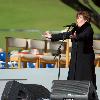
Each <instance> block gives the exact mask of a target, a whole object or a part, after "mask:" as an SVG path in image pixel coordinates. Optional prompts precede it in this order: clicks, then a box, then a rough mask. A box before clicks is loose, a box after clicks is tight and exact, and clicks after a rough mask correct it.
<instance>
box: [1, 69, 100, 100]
mask: <svg viewBox="0 0 100 100" xmlns="http://www.w3.org/2000/svg"><path fill="white" fill-rule="evenodd" d="M58 71H59V69H58V68H39V69H35V68H24V69H1V70H0V97H1V95H2V92H3V90H4V87H5V84H6V82H7V81H9V80H17V81H19V82H21V83H24V84H40V85H43V86H45V87H46V88H47V89H49V90H50V91H51V86H52V81H53V80H57V79H58ZM67 74H68V68H61V76H60V80H66V79H67ZM96 80H97V88H98V89H97V93H98V97H99V99H100V68H96Z"/></svg>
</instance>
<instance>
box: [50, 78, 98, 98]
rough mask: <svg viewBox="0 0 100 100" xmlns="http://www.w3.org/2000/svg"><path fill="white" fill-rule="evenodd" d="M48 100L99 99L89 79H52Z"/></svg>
mask: <svg viewBox="0 0 100 100" xmlns="http://www.w3.org/2000/svg"><path fill="white" fill-rule="evenodd" d="M50 100H99V99H98V96H97V93H96V90H95V88H94V86H93V84H92V82H90V81H76V80H53V82H52V87H51V94H50Z"/></svg>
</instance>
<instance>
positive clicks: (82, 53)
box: [45, 11, 97, 89]
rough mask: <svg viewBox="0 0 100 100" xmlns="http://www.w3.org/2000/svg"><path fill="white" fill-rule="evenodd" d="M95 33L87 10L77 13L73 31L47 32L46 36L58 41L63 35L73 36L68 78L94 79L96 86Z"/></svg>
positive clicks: (66, 36) (65, 36)
mask: <svg viewBox="0 0 100 100" xmlns="http://www.w3.org/2000/svg"><path fill="white" fill-rule="evenodd" d="M93 34H94V32H93V29H92V27H91V25H90V15H89V13H88V12H87V11H79V12H78V13H77V15H76V26H75V27H74V28H73V29H72V31H71V32H64V33H63V34H62V33H59V34H50V33H49V32H46V33H45V37H46V38H49V39H51V41H58V40H61V39H63V37H64V39H66V38H71V41H72V51H71V60H70V66H69V72H68V80H79V81H81V80H88V81H92V82H93V85H94V87H95V88H96V75H95V65H94V60H95V55H94V51H93ZM96 89H97V88H96Z"/></svg>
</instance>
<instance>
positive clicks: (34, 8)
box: [0, 0, 100, 49]
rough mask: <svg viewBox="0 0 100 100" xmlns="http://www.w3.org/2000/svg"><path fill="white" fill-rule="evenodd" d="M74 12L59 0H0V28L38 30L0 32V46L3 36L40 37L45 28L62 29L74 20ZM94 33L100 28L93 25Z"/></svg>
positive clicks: (2, 43) (3, 45)
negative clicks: (34, 30) (31, 30)
mask: <svg viewBox="0 0 100 100" xmlns="http://www.w3.org/2000/svg"><path fill="white" fill-rule="evenodd" d="M75 14H76V12H75V11H74V10H73V9H72V8H70V7H69V6H66V5H65V4H63V3H62V2H61V1H60V0H0V29H36V30H39V32H14V31H13V32H0V47H1V48H4V49H5V36H13V37H22V38H35V39H37V38H38V39H41V38H42V37H41V33H43V32H44V31H46V30H58V31H59V30H62V29H64V28H63V27H62V26H64V25H66V24H71V23H73V22H75V17H74V16H75ZM92 26H93V28H94V31H95V33H99V32H100V30H99V29H97V28H96V27H95V26H94V25H92Z"/></svg>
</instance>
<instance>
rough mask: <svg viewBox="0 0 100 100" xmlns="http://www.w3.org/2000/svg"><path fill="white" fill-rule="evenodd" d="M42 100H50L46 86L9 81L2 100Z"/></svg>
mask: <svg viewBox="0 0 100 100" xmlns="http://www.w3.org/2000/svg"><path fill="white" fill-rule="evenodd" d="M41 98H50V92H49V90H48V89H46V88H45V87H44V86H42V85H37V84H22V83H19V82H17V81H8V82H7V83H6V85H5V88H4V91H3V93H2V97H1V100H40V99H41Z"/></svg>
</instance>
